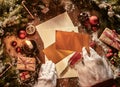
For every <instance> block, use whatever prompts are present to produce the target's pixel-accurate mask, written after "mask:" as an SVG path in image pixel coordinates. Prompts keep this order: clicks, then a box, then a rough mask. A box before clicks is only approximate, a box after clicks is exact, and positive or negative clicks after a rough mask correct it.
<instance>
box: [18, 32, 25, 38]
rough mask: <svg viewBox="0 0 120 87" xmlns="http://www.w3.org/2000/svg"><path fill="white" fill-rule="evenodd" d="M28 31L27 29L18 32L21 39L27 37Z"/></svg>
mask: <svg viewBox="0 0 120 87" xmlns="http://www.w3.org/2000/svg"><path fill="white" fill-rule="evenodd" d="M26 35H27V33H26V31H25V30H20V31H19V33H18V37H19V38H20V39H24V38H25V37H26Z"/></svg>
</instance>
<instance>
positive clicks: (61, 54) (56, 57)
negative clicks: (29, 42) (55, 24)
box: [43, 43, 73, 63]
mask: <svg viewBox="0 0 120 87" xmlns="http://www.w3.org/2000/svg"><path fill="white" fill-rule="evenodd" d="M43 52H44V53H45V54H46V56H47V58H48V59H49V60H52V61H53V62H54V63H58V62H59V61H60V60H62V59H63V58H65V57H66V56H68V55H69V54H71V53H73V51H69V50H59V49H56V47H55V43H53V44H52V45H50V46H49V47H47V48H46V49H44V50H43Z"/></svg>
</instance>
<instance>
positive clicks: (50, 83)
mask: <svg viewBox="0 0 120 87" xmlns="http://www.w3.org/2000/svg"><path fill="white" fill-rule="evenodd" d="M56 80H57V75H56V70H55V64H54V63H53V62H52V61H47V62H46V63H45V64H42V66H41V69H40V72H39V78H38V83H37V84H35V86H34V87H56Z"/></svg>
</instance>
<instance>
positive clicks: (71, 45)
mask: <svg viewBox="0 0 120 87" xmlns="http://www.w3.org/2000/svg"><path fill="white" fill-rule="evenodd" d="M89 40H90V36H89V35H88V34H86V33H76V32H66V31H56V49H63V50H71V51H78V52H81V51H82V47H86V48H88V47H89Z"/></svg>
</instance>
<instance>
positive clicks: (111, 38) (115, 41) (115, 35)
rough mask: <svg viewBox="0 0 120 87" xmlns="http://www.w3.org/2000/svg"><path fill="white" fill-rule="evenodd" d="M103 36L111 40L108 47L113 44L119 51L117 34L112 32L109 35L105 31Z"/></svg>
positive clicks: (119, 44)
mask: <svg viewBox="0 0 120 87" xmlns="http://www.w3.org/2000/svg"><path fill="white" fill-rule="evenodd" d="M104 34H105V35H106V36H107V37H108V38H109V39H110V40H112V42H111V43H110V45H112V44H113V43H114V44H115V45H116V46H117V48H118V49H119V50H120V39H119V38H118V34H117V33H116V32H115V31H114V30H112V32H111V33H109V32H107V31H105V32H104Z"/></svg>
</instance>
